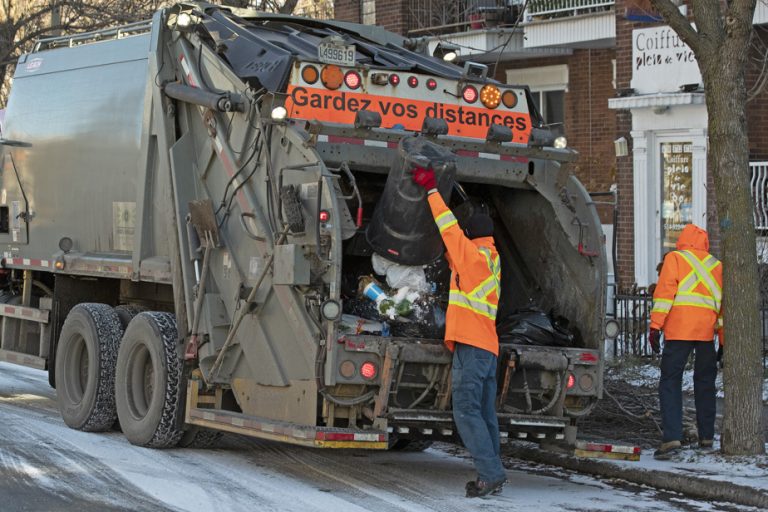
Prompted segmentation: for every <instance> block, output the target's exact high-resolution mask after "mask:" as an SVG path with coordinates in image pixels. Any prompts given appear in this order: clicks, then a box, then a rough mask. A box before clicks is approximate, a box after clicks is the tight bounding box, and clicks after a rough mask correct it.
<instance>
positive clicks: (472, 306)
mask: <svg viewBox="0 0 768 512" xmlns="http://www.w3.org/2000/svg"><path fill="white" fill-rule="evenodd" d="M448 304H451V305H453V306H458V307H460V308H465V309H469V310H471V311H472V312H473V313H477V314H478V315H482V316H485V317H488V318H490V319H491V320H496V306H494V305H493V304H491V303H490V302H488V301H486V300H477V299H471V298H470V297H468V296H467V294H466V293H463V292H460V291H455V290H452V291H451V293H450V294H449V295H448Z"/></svg>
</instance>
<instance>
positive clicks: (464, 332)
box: [428, 191, 501, 356]
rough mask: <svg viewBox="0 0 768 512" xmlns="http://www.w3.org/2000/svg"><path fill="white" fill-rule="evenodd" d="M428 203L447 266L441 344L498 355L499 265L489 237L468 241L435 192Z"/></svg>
mask: <svg viewBox="0 0 768 512" xmlns="http://www.w3.org/2000/svg"><path fill="white" fill-rule="evenodd" d="M428 200H429V207H430V208H431V209H432V216H433V217H434V218H435V223H436V224H437V229H438V230H439V231H440V235H441V236H442V237H443V243H445V248H446V250H447V259H448V264H449V265H450V267H451V290H450V295H449V300H448V311H447V312H446V314H445V344H446V346H447V347H448V349H450V350H451V351H453V348H454V343H456V342H458V343H465V344H467V345H472V346H475V347H478V348H481V349H483V350H487V351H488V352H491V353H493V354H494V355H496V356H498V355H499V337H498V335H497V334H496V310H497V308H498V306H499V293H500V292H499V282H500V280H501V264H500V262H499V253H498V252H496V245H495V244H494V242H493V237H492V236H488V237H482V238H476V239H474V240H470V239H469V238H467V237H466V236H465V235H464V232H463V231H462V230H461V228H460V227H459V223H458V221H457V220H456V217H454V215H453V212H451V210H450V209H449V208H448V206H446V204H445V201H443V198H442V197H441V196H440V193H439V192H436V191H435V192H432V193H431V194H429V196H428Z"/></svg>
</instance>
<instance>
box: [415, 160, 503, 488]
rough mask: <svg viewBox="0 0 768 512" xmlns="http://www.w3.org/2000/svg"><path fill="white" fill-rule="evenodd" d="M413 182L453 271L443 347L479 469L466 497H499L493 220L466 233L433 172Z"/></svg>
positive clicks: (474, 223) (478, 219)
mask: <svg viewBox="0 0 768 512" xmlns="http://www.w3.org/2000/svg"><path fill="white" fill-rule="evenodd" d="M413 181H415V182H416V183H417V184H418V185H420V186H422V187H423V188H424V189H425V190H426V191H427V200H428V202H429V207H430V209H431V210H432V216H433V217H434V219H435V223H436V224H437V228H438V230H439V231H440V235H441V236H442V238H443V243H444V244H445V247H446V253H447V259H448V264H449V265H450V267H451V286H450V295H449V301H448V310H447V312H446V320H445V344H446V345H447V347H448V348H449V349H450V350H451V351H452V352H453V368H452V371H451V376H452V389H451V391H452V396H453V398H452V400H453V420H454V422H455V423H456V428H457V429H458V431H459V435H460V436H461V440H462V441H463V443H464V446H466V447H467V449H468V450H469V453H470V454H471V455H472V459H473V461H474V463H475V468H476V469H477V479H475V480H473V481H470V482H467V485H466V493H467V497H470V498H473V497H480V496H485V495H487V494H491V493H493V494H500V493H501V491H502V487H503V486H504V483H505V482H506V471H505V470H504V466H503V465H502V463H501V457H500V456H499V453H500V446H499V420H498V417H497V416H496V405H495V402H496V365H497V357H498V355H499V338H498V336H497V334H496V309H497V307H498V304H499V295H500V291H499V280H500V279H501V267H500V262H499V254H498V252H496V245H495V244H494V241H493V220H492V219H491V218H490V217H489V216H488V215H485V214H475V215H473V216H472V217H470V218H469V219H468V221H466V222H465V225H464V229H463V230H462V229H461V227H460V226H459V223H458V221H457V220H456V217H455V216H454V215H453V213H452V212H451V210H450V209H449V208H448V206H446V204H445V201H444V200H443V198H442V196H441V195H440V193H439V192H438V191H437V182H436V179H435V173H434V171H433V170H432V169H424V168H421V167H416V168H415V169H414V170H413Z"/></svg>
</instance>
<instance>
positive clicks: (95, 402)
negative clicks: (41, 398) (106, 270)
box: [55, 304, 123, 432]
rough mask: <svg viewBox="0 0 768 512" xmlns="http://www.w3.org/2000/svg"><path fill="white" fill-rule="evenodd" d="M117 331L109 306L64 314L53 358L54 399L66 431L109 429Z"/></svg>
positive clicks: (112, 419) (92, 306)
mask: <svg viewBox="0 0 768 512" xmlns="http://www.w3.org/2000/svg"><path fill="white" fill-rule="evenodd" d="M122 334H123V329H122V328H121V327H120V320H119V319H118V318H117V314H116V313H115V311H114V310H113V309H112V307H111V306H108V305H106V304H78V305H77V306H75V307H74V308H72V310H71V311H70V312H69V314H68V315H67V319H66V320H65V321H64V326H63V327H62V329H61V336H60V337H59V343H58V349H57V354H56V365H55V368H56V374H55V375H56V377H55V378H56V396H57V402H58V405H59V411H61V417H62V418H63V419H64V423H66V424H67V425H68V426H69V427H71V428H74V429H77V430H84V431H87V432H103V431H105V430H109V429H110V428H111V427H112V424H113V423H114V422H115V418H116V417H117V414H116V411H115V362H116V360H117V352H118V347H119V346H120V337H121V336H122Z"/></svg>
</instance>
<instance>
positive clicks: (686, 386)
mask: <svg viewBox="0 0 768 512" xmlns="http://www.w3.org/2000/svg"><path fill="white" fill-rule="evenodd" d="M659 362H660V359H658V358H657V359H655V360H653V361H650V362H643V363H642V364H627V365H625V366H622V367H616V368H611V369H610V370H609V372H610V374H611V377H612V378H615V379H621V380H623V381H625V382H627V383H628V384H631V385H633V386H636V387H645V388H657V387H658V383H659V376H660V371H659ZM722 379H723V372H722V371H719V372H718V375H717V381H716V385H717V389H718V397H719V398H722V397H723V381H722ZM683 390H684V391H685V392H686V393H689V394H690V395H691V396H693V369H692V368H690V369H687V370H686V371H685V373H683ZM763 401H764V402H765V401H768V378H767V379H765V380H764V381H763ZM766 407H768V404H766ZM766 428H768V425H766ZM719 447H720V435H719V434H716V435H715V450H713V451H710V452H708V453H707V452H701V451H699V450H695V449H692V448H691V449H686V450H683V452H682V455H681V456H680V457H679V458H678V460H676V461H657V460H655V459H654V458H653V451H654V450H644V451H643V453H642V456H641V460H640V462H639V463H638V462H626V461H609V462H612V463H615V464H619V465H624V466H627V465H630V466H631V465H634V466H635V467H636V466H637V465H640V466H641V467H642V468H643V469H649V470H660V471H673V472H676V473H682V474H686V473H687V474H690V475H692V476H698V477H702V478H710V479H712V480H715V481H720V480H726V481H729V482H733V483H736V484H739V485H745V486H748V487H753V488H756V489H761V490H765V491H768V456H765V455H764V456H760V457H724V456H722V455H720V454H719V453H718V452H717V451H716V450H718V449H719ZM766 452H767V453H768V444H766Z"/></svg>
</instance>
